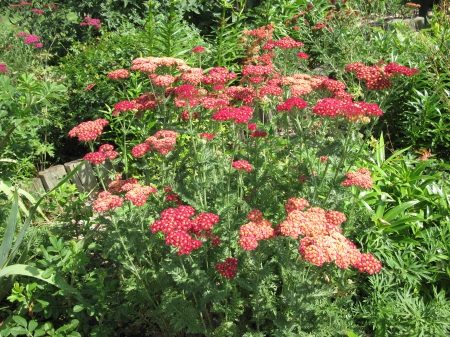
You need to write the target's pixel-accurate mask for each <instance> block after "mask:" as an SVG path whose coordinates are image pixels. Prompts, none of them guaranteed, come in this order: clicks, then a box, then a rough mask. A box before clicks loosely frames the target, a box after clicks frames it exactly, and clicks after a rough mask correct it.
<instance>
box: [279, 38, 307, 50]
mask: <svg viewBox="0 0 450 337" xmlns="http://www.w3.org/2000/svg"><path fill="white" fill-rule="evenodd" d="M273 44H274V45H275V46H276V47H280V48H282V49H290V48H300V47H303V46H304V44H303V42H300V41H295V40H294V39H292V38H290V37H289V36H285V37H283V38H282V39H280V40H278V41H275V42H274V43H273Z"/></svg>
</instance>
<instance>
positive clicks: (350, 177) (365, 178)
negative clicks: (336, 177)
mask: <svg viewBox="0 0 450 337" xmlns="http://www.w3.org/2000/svg"><path fill="white" fill-rule="evenodd" d="M345 175H346V176H347V179H346V180H344V181H343V182H342V183H341V185H342V186H345V187H350V186H360V187H362V188H365V189H369V188H372V183H373V180H372V178H371V177H370V171H369V170H368V169H365V168H359V169H358V172H347V173H346V174H345Z"/></svg>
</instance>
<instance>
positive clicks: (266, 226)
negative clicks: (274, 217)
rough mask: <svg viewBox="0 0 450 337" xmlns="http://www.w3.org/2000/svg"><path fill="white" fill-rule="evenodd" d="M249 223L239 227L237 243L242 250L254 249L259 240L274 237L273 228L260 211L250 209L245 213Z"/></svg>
mask: <svg viewBox="0 0 450 337" xmlns="http://www.w3.org/2000/svg"><path fill="white" fill-rule="evenodd" d="M247 219H249V220H250V222H249V223H247V224H245V225H243V226H241V228H240V229H239V236H240V237H239V245H240V246H241V247H242V249H244V250H254V249H256V248H257V247H258V241H259V240H268V239H270V238H273V237H275V230H274V229H273V228H272V224H271V223H270V221H269V220H267V219H264V218H263V216H262V212H261V211H259V210H252V211H250V213H248V214H247Z"/></svg>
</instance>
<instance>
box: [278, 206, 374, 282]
mask: <svg viewBox="0 0 450 337" xmlns="http://www.w3.org/2000/svg"><path fill="white" fill-rule="evenodd" d="M307 207H309V203H308V201H307V200H305V199H302V198H291V199H289V200H288V201H287V203H286V206H285V208H286V211H287V212H288V215H287V217H286V220H285V221H283V222H282V223H281V224H279V225H278V226H277V228H276V232H277V234H278V235H280V236H290V237H293V238H295V239H297V238H299V237H302V238H301V239H300V246H299V248H298V251H299V253H300V254H301V255H302V257H303V258H304V259H305V260H306V261H309V262H311V263H313V264H315V265H317V266H322V265H323V264H324V263H327V262H328V263H329V262H333V261H334V262H335V264H336V265H337V266H338V267H340V268H345V269H348V268H349V267H350V266H353V267H355V268H357V269H358V270H360V271H361V272H367V273H369V274H374V273H377V272H379V271H380V270H381V267H382V265H381V262H380V261H378V260H377V259H376V258H375V257H374V256H373V255H371V254H363V253H361V252H360V251H359V250H358V248H357V247H356V245H355V244H354V243H352V242H351V241H350V240H349V239H347V238H346V237H344V236H343V235H342V234H341V231H342V229H341V227H340V225H341V224H342V223H343V222H344V221H346V217H345V214H343V213H341V212H338V211H335V210H330V211H325V210H324V209H322V208H319V207H310V208H308V209H306V210H305V208H307Z"/></svg>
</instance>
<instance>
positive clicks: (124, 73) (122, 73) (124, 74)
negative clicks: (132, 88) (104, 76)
mask: <svg viewBox="0 0 450 337" xmlns="http://www.w3.org/2000/svg"><path fill="white" fill-rule="evenodd" d="M129 76H130V72H129V71H128V70H126V69H117V70H113V71H111V72H109V73H108V77H109V78H110V79H112V80H116V81H117V80H118V79H124V78H128V77H129Z"/></svg>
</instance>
